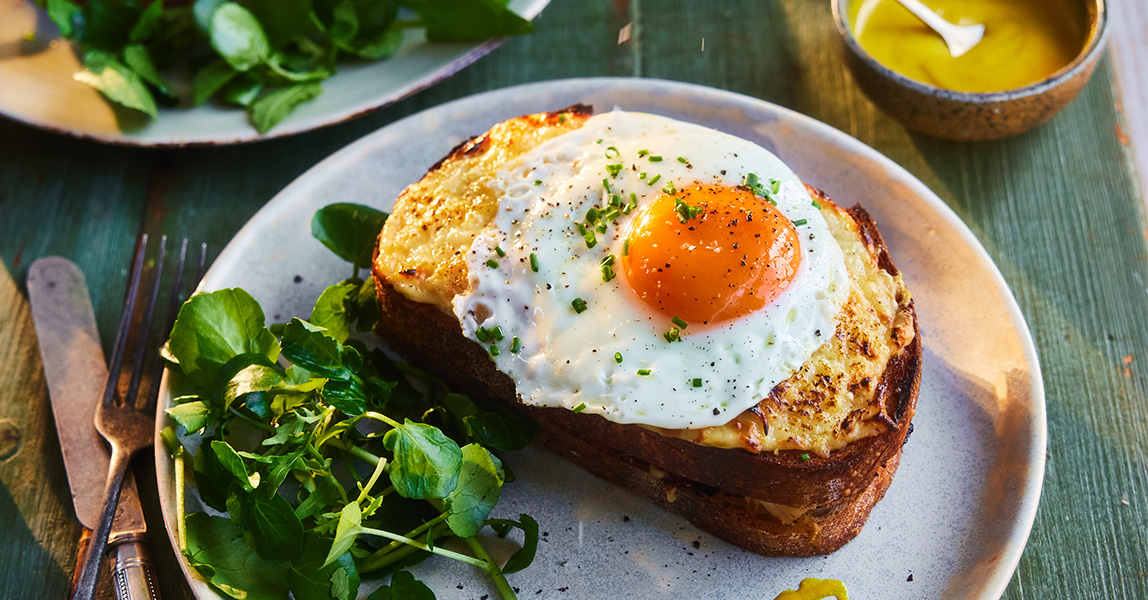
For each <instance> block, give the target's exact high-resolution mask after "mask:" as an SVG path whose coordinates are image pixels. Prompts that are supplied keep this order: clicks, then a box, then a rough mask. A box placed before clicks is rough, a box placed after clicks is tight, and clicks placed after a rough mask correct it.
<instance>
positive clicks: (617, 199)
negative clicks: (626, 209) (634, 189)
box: [610, 194, 622, 207]
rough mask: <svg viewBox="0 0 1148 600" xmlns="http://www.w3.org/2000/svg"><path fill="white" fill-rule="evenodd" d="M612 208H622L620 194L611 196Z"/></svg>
mask: <svg viewBox="0 0 1148 600" xmlns="http://www.w3.org/2000/svg"><path fill="white" fill-rule="evenodd" d="M610 206H618V207H620V206H622V197H621V196H619V195H618V194H610Z"/></svg>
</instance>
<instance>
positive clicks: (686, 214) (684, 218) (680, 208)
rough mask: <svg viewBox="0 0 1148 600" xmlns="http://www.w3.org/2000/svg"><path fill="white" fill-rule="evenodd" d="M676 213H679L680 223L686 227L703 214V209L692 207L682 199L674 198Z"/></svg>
mask: <svg viewBox="0 0 1148 600" xmlns="http://www.w3.org/2000/svg"><path fill="white" fill-rule="evenodd" d="M674 211H675V212H677V213H678V221H679V222H681V223H682V224H683V225H684V224H686V223H688V222H690V220H691V219H696V218H697V217H698V215H700V214H702V207H700V206H690V205H689V204H686V203H685V202H684V201H683V200H682V199H681V198H674Z"/></svg>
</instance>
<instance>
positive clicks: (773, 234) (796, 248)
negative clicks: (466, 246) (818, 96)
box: [453, 110, 849, 429]
mask: <svg viewBox="0 0 1148 600" xmlns="http://www.w3.org/2000/svg"><path fill="white" fill-rule="evenodd" d="M488 185H489V186H490V187H491V189H492V191H493V192H494V193H495V194H496V195H497V196H498V198H499V200H498V212H497V214H496V216H495V217H494V218H493V219H492V220H491V222H490V223H489V225H488V226H487V227H486V228H485V229H484V230H483V231H482V232H481V233H480V234H479V235H478V236H477V237H476V238H475V241H474V243H473V245H472V246H471V247H470V251H469V254H468V256H467V266H468V269H469V282H468V289H467V290H466V291H465V292H463V293H461V294H458V295H457V296H455V298H454V300H453V310H454V313H455V315H456V316H457V317H458V319H459V322H460V323H461V326H462V330H463V333H464V334H465V335H466V336H467V337H469V338H470V339H473V340H475V341H477V342H479V343H481V344H483V345H484V346H486V347H487V348H488V350H489V352H490V354H491V358H492V360H493V361H494V362H495V364H496V366H497V368H498V369H499V370H501V371H502V372H504V373H506V374H507V375H509V376H510V377H511V378H512V379H513V380H514V382H515V385H516V388H517V391H518V394H519V396H520V399H521V401H522V402H524V403H526V404H529V405H534V406H548V407H564V408H566V409H569V410H573V411H575V412H586V413H595V414H599V415H602V416H603V417H605V418H607V419H609V420H611V421H615V422H619V423H638V424H645V425H651V426H656V427H663V428H680V429H690V428H699V427H707V426H713V425H721V424H724V423H726V422H728V421H729V420H730V419H732V418H733V417H735V416H736V415H737V414H739V413H741V412H742V411H744V410H746V409H749V408H750V407H752V406H754V405H755V404H757V402H758V401H760V400H761V399H762V398H763V397H764V396H766V395H767V394H768V393H769V392H770V390H771V389H773V387H774V386H776V385H777V384H778V383H780V382H782V381H785V380H786V379H788V378H789V377H790V376H791V375H792V374H793V373H794V372H795V371H796V370H797V369H798V368H800V367H801V365H802V364H803V363H805V361H807V360H808V359H809V357H810V355H811V354H812V353H813V352H814V351H815V350H816V349H817V348H819V347H820V346H822V345H823V344H824V343H825V342H826V341H828V340H829V339H830V337H831V336H833V334H834V331H835V329H836V318H837V315H838V314H839V312H840V310H841V307H842V305H843V304H844V302H845V301H846V299H847V297H848V294H849V274H848V271H847V270H846V266H845V261H844V257H843V253H842V250H841V248H840V246H838V244H837V242H836V241H835V240H834V239H833V237H832V235H831V234H830V232H829V229H828V226H827V225H826V222H825V220H824V218H823V217H822V216H821V214H820V212H819V210H818V206H817V205H816V203H815V201H814V200H812V199H811V197H810V196H809V194H808V193H807V192H806V190H805V188H804V186H803V185H802V183H801V181H800V180H799V179H798V178H797V176H796V175H794V173H793V172H792V171H791V170H790V169H789V168H788V167H787V166H786V165H785V164H784V163H783V162H782V161H781V160H779V159H778V158H777V157H776V156H774V155H773V154H772V153H770V152H769V151H767V150H765V149H763V148H761V147H760V146H758V145H756V144H753V143H751V142H749V141H747V140H743V139H741V138H737V137H735V136H731V135H728V134H724V133H721V132H718V131H715V130H712V129H709V128H706V127H702V126H698V125H694V124H690V123H684V122H680V121H676V120H673V119H670V118H666V117H661V116H656V115H649V114H643V113H633V112H624V111H620V110H615V111H613V112H610V113H606V114H602V115H598V116H595V117H592V118H590V119H588V120H587V121H586V123H585V124H584V125H583V126H582V127H581V128H579V129H577V130H575V131H572V132H569V133H565V134H563V135H560V136H558V137H555V138H553V139H551V140H548V141H547V142H544V143H543V144H541V145H540V146H538V147H537V148H535V149H533V150H531V151H529V152H527V153H525V154H523V155H522V156H520V157H518V158H517V159H515V160H513V161H511V162H509V163H508V164H507V165H506V166H505V167H504V168H503V169H501V170H500V171H499V172H498V173H497V174H496V175H495V177H494V178H493V179H492V180H491V181H490V182H489V184H488Z"/></svg>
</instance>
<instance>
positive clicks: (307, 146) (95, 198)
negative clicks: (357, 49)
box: [0, 0, 1148, 600]
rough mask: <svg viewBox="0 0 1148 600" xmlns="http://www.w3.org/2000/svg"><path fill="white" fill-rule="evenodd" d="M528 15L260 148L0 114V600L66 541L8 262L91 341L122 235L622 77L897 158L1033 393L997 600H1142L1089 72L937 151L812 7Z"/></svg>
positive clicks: (1112, 239) (1124, 242) (1142, 500)
mask: <svg viewBox="0 0 1148 600" xmlns="http://www.w3.org/2000/svg"><path fill="white" fill-rule="evenodd" d="M536 23H537V32H536V33H535V34H534V35H532V36H529V37H523V38H517V39H512V40H509V41H508V42H507V43H506V45H505V46H503V47H502V48H500V49H499V50H497V51H496V52H494V53H493V54H492V55H490V56H489V57H486V58H484V59H482V60H481V61H479V62H478V63H476V64H475V65H473V66H471V67H469V68H467V69H465V70H463V71H462V72H460V73H459V74H458V75H456V76H455V77H453V78H451V79H450V80H448V81H446V82H444V83H442V84H439V85H437V86H435V87H433V88H431V89H429V90H427V91H424V92H422V93H420V94H418V95H416V96H414V97H412V98H409V99H407V100H405V101H403V102H400V103H398V104H396V105H394V106H392V107H389V108H387V109H384V110H382V111H379V112H377V113H374V114H371V115H368V116H366V117H363V118H360V119H357V120H354V121H351V122H348V123H343V124H340V125H336V126H333V127H330V128H327V129H324V130H321V131H317V132H312V133H308V134H303V135H299V136H295V137H292V138H288V139H283V140H277V141H271V142H263V143H257V144H253V145H248V146H242V147H225V148H202V149H186V150H142V149H130V148H117V147H107V146H100V145H97V144H93V143H91V142H86V141H80V140H74V139H69V138H64V137H60V136H57V135H53V134H49V133H46V132H41V131H38V130H34V129H31V128H28V127H25V126H23V125H19V124H17V123H14V122H10V121H0V257H2V258H3V265H4V267H5V269H6V270H5V269H0V340H2V341H0V365H3V368H2V369H0V483H2V485H0V531H2V532H4V533H3V535H0V590H2V591H3V593H2V594H0V595H3V597H4V598H13V599H39V598H60V597H63V596H64V595H65V594H66V592H67V586H68V582H67V578H68V576H69V575H70V573H71V572H72V567H73V563H74V560H75V559H74V552H75V544H76V540H77V539H78V537H79V532H80V528H79V526H78V524H77V523H76V522H75V520H74V515H73V513H72V509H71V501H70V497H69V495H68V488H67V483H66V480H65V477H64V472H63V468H62V462H61V459H60V455H59V451H58V449H57V448H56V446H55V444H56V440H55V432H54V429H53V425H52V421H51V416H50V410H49V408H48V405H47V399H46V391H45V386H44V382H43V375H42V372H41V369H40V364H39V358H38V354H37V349H36V344H35V339H34V334H33V331H32V328H31V321H30V316H29V313H28V309H27V304H26V300H25V298H24V295H23V279H24V277H25V274H26V271H27V266H28V264H29V263H30V262H31V261H33V260H34V259H36V258H39V257H42V256H47V255H52V254H58V255H63V256H66V257H68V258H71V259H72V260H74V261H76V262H77V263H78V264H79V266H80V267H81V269H83V271H84V273H85V275H86V277H87V280H88V282H89V284H90V285H91V295H92V299H93V302H94V304H95V307H96V312H97V317H98V321H99V324H100V329H101V331H103V332H105V345H107V344H108V343H110V340H109V333H108V332H111V331H112V330H113V328H114V325H115V320H116V318H117V315H118V313H119V305H120V301H121V297H122V293H123V289H124V285H125V279H126V276H127V273H126V267H127V264H128V260H129V255H130V253H131V250H132V244H133V241H134V238H135V236H136V235H137V233H138V232H141V231H147V232H152V233H166V234H168V235H169V236H179V237H182V236H187V237H189V238H191V239H192V240H194V241H206V242H207V243H208V244H209V245H210V246H209V259H210V258H211V257H214V256H215V255H217V254H218V252H219V251H220V250H221V249H222V247H223V246H224V245H225V244H226V243H227V241H228V240H229V239H230V238H231V237H232V235H234V233H235V232H236V231H237V230H238V229H239V227H240V226H242V225H243V223H244V222H245V221H246V220H247V219H248V218H249V217H250V216H251V215H252V214H254V212H255V211H256V210H258V209H259V208H260V207H261V206H262V205H263V204H264V203H265V202H266V201H267V200H269V199H270V198H271V197H272V196H273V195H274V194H275V193H276V192H278V191H279V190H280V189H282V188H283V187H284V186H285V185H287V184H288V183H289V182H290V181H291V180H292V179H294V178H295V177H297V176H298V175H299V174H300V173H302V172H303V171H304V170H306V169H307V168H309V167H310V166H312V165H314V164H315V163H316V162H318V161H319V160H320V159H322V158H324V157H325V156H327V155H329V154H331V153H332V152H334V151H335V150H337V149H339V148H340V147H342V146H344V145H346V144H347V143H349V142H351V141H353V140H355V139H357V138H358V137H360V136H362V135H364V134H366V133H368V132H370V131H373V130H375V129H377V128H379V127H381V126H383V125H385V124H387V123H389V122H391V121H393V120H395V119H397V118H400V117H402V116H404V115H407V114H410V113H412V112H416V111H418V110H420V109H422V108H425V107H428V106H432V105H435V104H439V103H441V102H444V101H447V100H451V99H455V98H459V97H463V96H466V95H468V94H472V93H475V92H479V91H483V90H488V89H494V88H499V87H504V86H508V85H513V84H517V83H524V82H530V81H540V80H546V79H555V78H563V77H578V76H591V75H635V76H644V77H659V78H666V79H673V80H681V81H689V82H693V83H699V84H703V85H710V86H714V87H718V88H722V89H728V90H732V91H735V92H740V93H744V94H748V95H751V96H755V97H758V98H762V99H765V100H768V101H771V102H775V103H777V104H780V105H783V106H786V107H789V108H793V109H795V110H797V111H800V112H803V113H805V114H808V115H810V116H812V117H814V118H816V119H819V120H821V121H824V122H826V123H828V124H830V125H832V126H834V127H837V128H839V129H841V130H843V131H845V132H847V133H849V134H851V135H853V136H855V137H857V138H858V139H860V140H862V141H863V142H865V143H867V144H869V145H871V146H873V147H875V148H876V149H877V150H879V151H881V152H883V153H884V154H886V155H887V156H889V157H890V158H892V159H893V160H894V161H896V162H898V163H900V164H901V165H903V166H905V167H906V168H907V169H909V170H910V171H911V172H913V173H914V174H915V175H916V176H917V177H919V178H920V179H921V180H922V181H924V182H925V183H926V184H927V185H928V186H929V187H931V188H932V189H933V190H934V191H936V192H937V194H938V195H940V197H941V198H942V199H944V200H945V201H946V202H947V203H948V204H949V205H950V206H952V207H953V209H954V210H956V212H957V213H958V214H959V215H960V217H961V218H962V219H964V220H965V222H966V223H968V224H969V226H970V227H971V228H972V230H973V231H974V233H975V234H976V235H977V237H978V238H979V239H980V240H981V242H982V243H983V244H984V245H985V247H986V248H987V249H988V251H989V253H990V254H991V255H992V257H993V259H994V260H995V261H996V263H997V264H998V265H999V266H1000V269H1001V271H1002V273H1003V274H1004V277H1005V279H1006V280H1007V281H1008V282H1009V285H1010V286H1011V287H1012V289H1013V291H1014V293H1015V294H1016V297H1017V300H1018V302H1019V303H1020V306H1021V308H1022V310H1023V312H1024V314H1025V317H1026V319H1027V320H1028V323H1029V325H1030V328H1031V329H1032V333H1033V335H1034V337H1035V341H1036V344H1037V347H1038V351H1039V353H1040V357H1041V364H1042V366H1043V369H1044V378H1045V386H1046V391H1047V401H1048V416H1049V451H1048V468H1047V472H1046V477H1045V487H1044V495H1043V498H1042V501H1041V507H1040V511H1039V513H1038V515H1037V520H1036V524H1035V526H1034V529H1033V532H1032V536H1031V538H1030V540H1029V544H1028V548H1027V550H1026V551H1025V553H1024V556H1023V558H1022V560H1021V563H1020V567H1019V568H1018V570H1017V572H1016V574H1015V575H1014V577H1013V580H1012V583H1011V584H1010V586H1009V588H1008V591H1007V592H1006V594H1005V597H1006V598H1010V599H1032V600H1037V599H1048V598H1073V599H1075V598H1096V599H1111V598H1128V599H1144V598H1148V389H1146V383H1148V245H1146V238H1148V221H1146V220H1145V204H1144V201H1143V198H1142V197H1141V196H1140V195H1139V192H1138V189H1137V185H1136V179H1135V177H1136V176H1135V173H1134V170H1133V169H1132V164H1133V163H1132V160H1133V159H1132V156H1131V155H1130V153H1129V152H1130V148H1129V145H1128V144H1127V143H1126V142H1127V140H1126V139H1125V138H1124V134H1123V133H1122V132H1121V130H1120V129H1118V125H1121V124H1122V123H1124V121H1123V116H1122V115H1121V114H1120V110H1121V109H1120V99H1119V97H1118V96H1117V93H1116V91H1115V89H1116V88H1115V87H1114V84H1113V81H1114V70H1113V67H1112V64H1111V61H1110V59H1105V60H1104V61H1103V62H1102V63H1101V65H1100V68H1099V69H1098V70H1097V72H1096V75H1095V76H1094V78H1093V80H1092V82H1091V83H1089V85H1088V86H1087V87H1086V89H1085V90H1084V92H1083V93H1082V94H1081V96H1080V97H1079V98H1078V99H1077V100H1076V101H1075V102H1074V103H1073V104H1071V105H1070V106H1069V107H1068V108H1067V109H1066V110H1065V111H1064V112H1063V113H1061V114H1060V115H1059V116H1057V117H1056V118H1054V119H1053V120H1052V121H1050V122H1049V123H1047V124H1045V125H1044V126H1041V127H1039V128H1038V129H1036V130H1034V131H1031V132H1029V133H1026V134H1023V135H1020V136H1018V137H1015V138H1012V139H1009V140H1004V141H1000V142H992V143H978V144H973V143H954V142H943V141H937V140H933V139H930V138H927V137H924V136H920V135H916V134H912V133H908V132H906V131H905V130H904V129H903V128H902V127H901V126H900V125H898V124H897V123H896V122H895V121H893V120H892V119H890V118H889V117H888V116H886V115H884V114H882V113H881V112H879V111H878V110H877V109H876V108H875V107H874V106H873V105H872V104H871V103H870V102H869V101H868V100H867V99H866V98H865V97H864V96H863V95H862V93H861V91H860V90H859V89H858V88H857V87H856V86H855V85H854V83H853V81H852V79H851V78H850V76H849V74H848V72H847V71H846V70H845V67H844V64H843V62H842V60H841V56H840V54H839V49H838V47H837V40H836V38H835V33H834V30H833V26H832V22H831V19H830V14H829V8H828V2H823V1H817V2H815V1H811V0H721V1H718V0H712V1H708V2H701V1H693V2H690V1H687V0H660V1H654V0H629V1H627V0H615V1H612V2H607V1H604V0H593V1H578V0H554V1H553V3H552V4H551V6H550V7H549V8H547V9H546V10H545V11H544V12H543V14H542V15H541V16H540V17H539V18H538V20H537V21H536ZM627 24H632V26H631V38H630V39H629V40H628V41H626V42H624V43H621V44H619V43H618V39H619V31H620V30H621V29H622V28H623V27H624V26H626V25H627ZM1143 33H1144V32H1140V35H1143ZM1125 35H1127V34H1125ZM1140 41H1141V43H1142V40H1140ZM1143 151H1145V152H1148V149H1143ZM809 179H810V181H809V183H811V184H813V185H816V184H817V181H816V175H815V174H812V175H810V176H809ZM14 439H17V441H15V442H13V441H12V440H14ZM13 444H15V451H14V452H10V450H11V448H12V446H13ZM137 471H138V473H137V477H138V480H139V481H140V482H141V486H140V487H141V496H142V500H143V502H144V505H145V506H147V507H148V510H149V514H148V518H149V522H150V523H151V524H152V527H153V531H154V534H153V535H154V540H155V543H154V549H155V554H156V559H157V561H158V562H159V571H160V573H161V576H160V581H161V586H162V588H163V593H164V597H165V598H168V599H176V600H179V599H184V598H189V597H190V594H189V592H188V591H187V587H186V584H185V583H184V582H183V580H182V577H181V575H180V574H179V571H178V567H177V565H176V563H175V560H176V558H175V556H174V555H173V554H172V553H171V551H170V548H168V545H167V543H166V540H165V539H164V537H163V533H162V531H160V530H159V529H158V528H159V527H161V525H160V523H161V521H160V519H159V516H158V508H157V501H156V498H155V484H154V473H153V469H152V468H151V467H150V466H149V465H148V464H147V461H146V460H143V461H140V464H138V465H137ZM444 597H448V596H444Z"/></svg>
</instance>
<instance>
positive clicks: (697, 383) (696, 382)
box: [690, 377, 702, 387]
mask: <svg viewBox="0 0 1148 600" xmlns="http://www.w3.org/2000/svg"><path fill="white" fill-rule="evenodd" d="M690 384H692V385H693V386H694V387H702V378H701V377H694V379H693V381H690Z"/></svg>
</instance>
